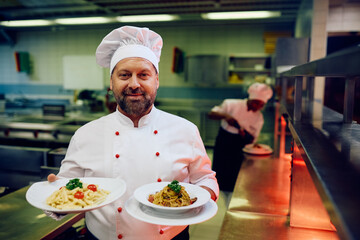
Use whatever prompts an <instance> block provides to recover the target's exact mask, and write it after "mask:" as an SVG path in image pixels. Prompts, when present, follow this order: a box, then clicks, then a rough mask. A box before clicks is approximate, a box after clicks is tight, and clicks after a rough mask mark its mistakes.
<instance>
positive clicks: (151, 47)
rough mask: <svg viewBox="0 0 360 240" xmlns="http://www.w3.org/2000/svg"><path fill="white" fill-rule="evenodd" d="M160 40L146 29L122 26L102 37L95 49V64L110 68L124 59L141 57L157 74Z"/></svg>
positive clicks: (157, 35) (154, 33)
mask: <svg viewBox="0 0 360 240" xmlns="http://www.w3.org/2000/svg"><path fill="white" fill-rule="evenodd" d="M162 45H163V41H162V38H161V36H160V35H159V34H157V33H156V32H153V31H151V30H150V29H148V28H139V27H132V26H123V27H120V28H117V29H115V30H113V31H112V32H110V33H109V34H108V35H106V36H105V37H104V39H103V40H102V41H101V43H100V45H99V46H98V48H97V49H96V62H97V63H98V64H99V65H100V66H102V67H108V68H110V74H111V73H112V71H113V69H114V67H115V66H116V64H117V63H118V62H119V61H121V60H122V59H124V58H129V57H141V58H145V59H147V60H149V61H150V62H151V63H152V64H153V65H154V66H155V68H156V70H157V71H158V72H159V62H160V55H161V48H162Z"/></svg>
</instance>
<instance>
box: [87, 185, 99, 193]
mask: <svg viewBox="0 0 360 240" xmlns="http://www.w3.org/2000/svg"><path fill="white" fill-rule="evenodd" d="M87 188H88V189H89V190H91V191H93V192H96V191H97V188H96V185H94V184H89V185H88V186H87Z"/></svg>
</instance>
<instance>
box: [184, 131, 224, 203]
mask: <svg viewBox="0 0 360 240" xmlns="http://www.w3.org/2000/svg"><path fill="white" fill-rule="evenodd" d="M192 147H193V159H192V161H191V163H190V166H189V173H190V183H192V184H195V185H198V186H206V187H209V188H210V189H211V190H213V192H214V193H215V195H216V198H218V196H219V185H218V182H217V179H216V177H215V175H216V173H215V172H214V171H213V170H212V169H211V160H210V158H209V157H208V155H207V153H206V150H205V146H204V143H203V141H202V139H201V137H200V134H199V131H198V129H197V128H196V129H195V131H194V135H193V144H192Z"/></svg>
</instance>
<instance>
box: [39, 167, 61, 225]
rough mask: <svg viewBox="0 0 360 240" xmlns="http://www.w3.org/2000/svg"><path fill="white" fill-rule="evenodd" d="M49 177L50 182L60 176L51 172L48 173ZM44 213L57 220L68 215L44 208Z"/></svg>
mask: <svg viewBox="0 0 360 240" xmlns="http://www.w3.org/2000/svg"><path fill="white" fill-rule="evenodd" d="M47 179H48V181H49V182H55V181H56V180H57V179H59V178H58V177H57V176H56V175H55V174H53V173H51V174H49V175H48V177H47ZM44 213H45V214H46V216H48V217H51V218H52V219H55V220H56V221H60V220H61V219H63V218H64V217H65V216H66V214H58V213H54V212H50V211H46V210H44Z"/></svg>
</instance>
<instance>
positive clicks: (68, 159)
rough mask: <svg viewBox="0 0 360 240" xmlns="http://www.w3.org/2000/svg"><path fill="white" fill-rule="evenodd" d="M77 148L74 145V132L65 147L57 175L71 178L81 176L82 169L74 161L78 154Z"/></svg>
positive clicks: (82, 174)
mask: <svg viewBox="0 0 360 240" xmlns="http://www.w3.org/2000/svg"><path fill="white" fill-rule="evenodd" d="M79 154H80V151H79V149H78V148H77V145H76V134H75V135H74V136H73V137H72V138H71V141H70V143H69V147H68V149H67V152H66V155H65V158H64V159H63V160H62V162H61V167H60V171H59V173H58V174H57V176H58V177H63V178H73V177H83V176H84V169H83V168H82V167H81V166H80V165H79V163H78V162H77V161H76V159H78V158H79V157H80V156H78V155H79Z"/></svg>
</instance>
